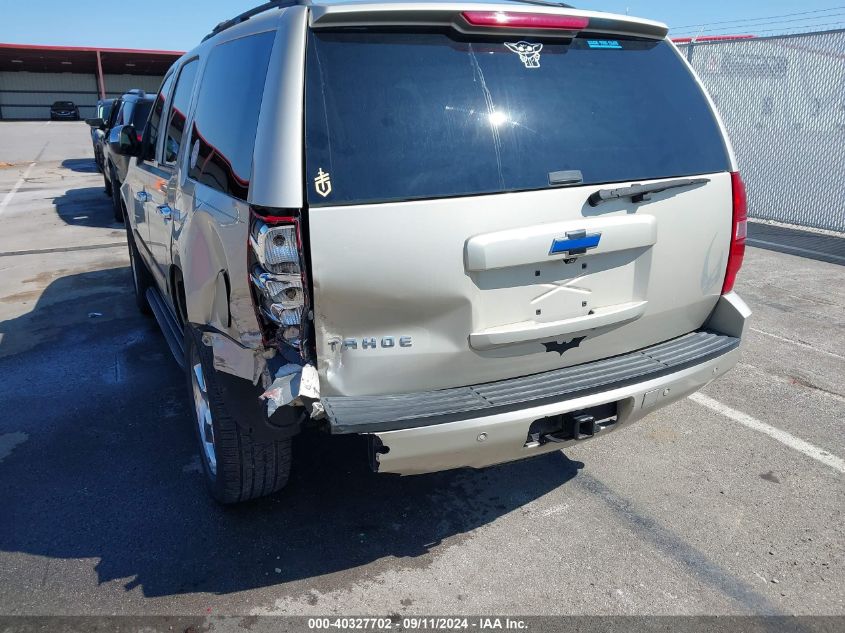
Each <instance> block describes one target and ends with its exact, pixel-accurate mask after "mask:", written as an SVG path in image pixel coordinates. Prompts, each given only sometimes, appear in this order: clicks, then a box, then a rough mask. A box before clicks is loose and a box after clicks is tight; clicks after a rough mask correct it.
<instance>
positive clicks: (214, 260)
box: [174, 183, 261, 378]
mask: <svg viewBox="0 0 845 633" xmlns="http://www.w3.org/2000/svg"><path fill="white" fill-rule="evenodd" d="M191 184H192V185H193V186H194V188H195V194H194V196H193V199H194V200H195V203H194V209H193V210H192V211H191V212H190V213H188V214H187V218H186V220H185V223H184V225H183V226H182V227H181V230H180V231H179V232H178V234H176V235H175V236H174V239H176V240H177V241H176V250H177V251H178V253H179V258H178V259H179V261H180V262H182V264H183V266H182V276H183V278H184V282H185V304H186V309H187V313H188V314H187V316H188V321H189V322H191V323H195V324H199V325H210V326H212V327H213V328H215V329H217V330H220V331H221V332H224V333H226V334H227V335H228V336H230V337H231V338H233V339H234V340H236V341H238V342H240V343H241V344H242V345H244V346H245V347H248V348H251V349H255V350H259V349H261V331H260V329H259V325H258V320H257V318H256V315H255V309H254V307H253V302H252V295H251V292H250V288H249V281H248V272H247V250H246V249H247V237H248V230H249V228H248V227H249V223H248V219H249V207H248V206H247V205H246V203H244V202H241V201H238V200H233V199H231V198H228V197H227V196H224V195H222V194H219V193H218V192H215V191H214V190H212V189H210V188H209V187H204V186H202V185H199V184H196V183H191ZM226 277H228V285H229V289H228V297H227V296H225V295H226V294H227V288H226V282H225V278H226ZM221 295H223V296H221ZM250 378H251V377H250Z"/></svg>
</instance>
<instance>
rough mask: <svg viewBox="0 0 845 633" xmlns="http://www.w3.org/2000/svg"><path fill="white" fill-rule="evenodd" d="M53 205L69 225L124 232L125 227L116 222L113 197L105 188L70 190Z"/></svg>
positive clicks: (55, 200)
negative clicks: (118, 229) (106, 192)
mask: <svg viewBox="0 0 845 633" xmlns="http://www.w3.org/2000/svg"><path fill="white" fill-rule="evenodd" d="M53 204H54V205H55V208H56V214H57V215H58V216H59V217H60V218H61V219H62V220H63V221H64V222H65V223H67V224H72V225H74V226H92V227H114V228H120V229H121V230H123V225H122V224H120V223H118V222H115V220H114V213H113V211H112V202H111V197H110V196H107V195H106V194H105V191H104V189H103V187H82V188H79V189H69V190H67V191H66V192H65V193H64V194H63V195H61V196H58V197H56V198H55V199H54V200H53Z"/></svg>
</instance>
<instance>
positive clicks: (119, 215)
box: [88, 89, 155, 222]
mask: <svg viewBox="0 0 845 633" xmlns="http://www.w3.org/2000/svg"><path fill="white" fill-rule="evenodd" d="M154 101H155V98H154V97H151V96H147V95H146V94H145V93H144V91H143V90H137V89H136V90H130V91H129V92H127V93H126V94H124V95H123V96H122V97H120V98H118V99H115V101H114V103H113V104H112V107H111V112H110V113H109V118H108V120H105V121H102V120H96V119H93V120H89V121H88V123H89V125H92V127H101V129H102V130H103V134H104V142H103V144H102V148H103V159H102V160H103V169H102V172H103V181H104V182H105V187H106V195H109V196H111V199H112V208H113V212H114V219H115V220H116V221H117V222H123V220H124V218H123V207H122V205H121V203H120V187H121V184H122V183H123V181H124V179H125V178H126V169H127V167H128V166H129V158H128V157H127V156H125V155H123V154H121V153H120V152H119V151H117V150H116V148H117V145H118V143H119V140H120V138H121V134H123V131H124V130H127V131H128V130H130V129H131V130H132V134H135V135H136V136H137V139H136V140H140V138H141V132H140V130H143V129H144V125H145V123H146V121H147V117H148V116H149V114H150V110H151V108H152V105H153V102H154ZM101 123H102V125H100V124H101Z"/></svg>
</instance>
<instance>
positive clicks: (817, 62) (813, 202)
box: [679, 30, 845, 232]
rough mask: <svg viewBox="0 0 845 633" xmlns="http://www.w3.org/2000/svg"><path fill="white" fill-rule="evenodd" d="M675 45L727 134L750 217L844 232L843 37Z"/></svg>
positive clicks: (830, 33)
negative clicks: (745, 189) (708, 96)
mask: <svg viewBox="0 0 845 633" xmlns="http://www.w3.org/2000/svg"><path fill="white" fill-rule="evenodd" d="M679 48H680V50H681V52H682V53H684V54H685V55H686V56H687V59H689V61H690V63H691V64H692V66H693V67H694V68H695V70H696V72H698V74H699V76H700V77H701V79H702V81H703V82H704V85H705V86H706V87H707V89H708V90H709V91H710V94H711V95H712V97H713V100H714V101H715V103H716V107H717V108H718V109H719V112H720V113H721V115H722V118H723V119H724V121H725V125H726V126H727V128H728V133H729V134H730V136H731V140H732V141H733V145H734V150H735V152H736V156H737V161H738V162H739V168H740V170H741V172H742V175H743V178H744V179H745V182H746V185H747V187H748V204H749V214H750V215H751V217H755V218H761V219H765V220H777V221H779V222H787V223H789V224H798V225H801V226H810V227H815V228H820V229H829V230H833V231H844V232H845V30H840V31H828V32H824V33H811V34H803V35H786V36H778V37H765V38H755V39H743V40H730V41H717V42H694V43H691V44H684V45H682V46H679Z"/></svg>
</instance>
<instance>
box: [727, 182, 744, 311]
mask: <svg viewBox="0 0 845 633" xmlns="http://www.w3.org/2000/svg"><path fill="white" fill-rule="evenodd" d="M731 190H732V198H733V220H732V222H731V245H730V250H729V251H728V265H727V269H726V270H725V283H724V284H723V285H722V294H723V295H724V294H727V293H729V292H730V291H731V290H733V287H734V282H736V275H737V273H738V272H739V269H740V268H742V260H743V259H744V258H745V237H746V235H747V234H748V198H747V196H746V193H745V183H744V182H742V177H741V176H740V175H739V172H733V173H731Z"/></svg>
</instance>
